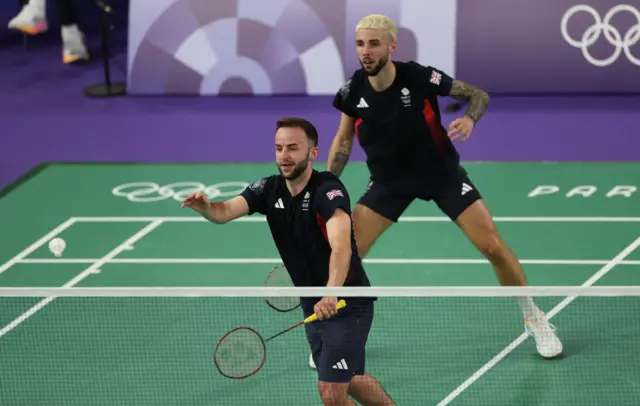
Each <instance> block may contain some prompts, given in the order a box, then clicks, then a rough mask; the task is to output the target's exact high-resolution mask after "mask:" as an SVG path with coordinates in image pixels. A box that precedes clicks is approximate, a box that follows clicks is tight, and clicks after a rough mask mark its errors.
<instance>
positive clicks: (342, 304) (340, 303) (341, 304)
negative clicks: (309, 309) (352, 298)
mask: <svg viewBox="0 0 640 406" xmlns="http://www.w3.org/2000/svg"><path fill="white" fill-rule="evenodd" d="M345 306H347V302H345V301H344V299H342V300H338V303H337V304H336V310H340V309H342V308H344V307H345ZM316 320H318V316H316V314H315V313H313V314H312V315H311V316H309V317H307V318H306V319H304V322H305V323H310V322H312V321H316Z"/></svg>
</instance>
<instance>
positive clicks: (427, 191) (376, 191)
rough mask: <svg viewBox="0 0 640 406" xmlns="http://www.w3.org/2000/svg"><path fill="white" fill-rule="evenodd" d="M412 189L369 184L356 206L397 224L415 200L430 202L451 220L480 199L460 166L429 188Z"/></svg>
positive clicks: (374, 183)
mask: <svg viewBox="0 0 640 406" xmlns="http://www.w3.org/2000/svg"><path fill="white" fill-rule="evenodd" d="M403 188H404V187H403ZM412 189H413V191H412V192H410V193H409V192H407V191H399V190H394V187H393V185H388V186H387V185H381V184H379V183H377V182H375V181H371V182H370V183H369V185H368V186H367V188H366V190H365V192H364V194H363V195H362V197H360V200H359V201H358V203H359V204H362V205H363V206H366V207H368V208H370V209H371V210H373V211H375V212H376V213H378V214H379V215H381V216H383V217H386V218H388V219H389V220H391V221H393V222H397V221H398V219H399V218H400V216H401V215H402V213H403V212H404V211H405V210H406V209H407V207H409V205H410V204H411V203H412V202H413V201H414V200H415V199H420V200H424V201H434V202H435V203H436V204H437V205H438V207H439V208H440V210H442V212H443V213H445V214H446V215H447V216H448V217H449V218H450V219H451V220H454V221H455V220H456V219H457V218H458V216H460V214H462V212H464V211H465V210H466V209H467V208H468V207H469V206H471V205H472V204H473V203H475V202H476V201H478V200H480V199H482V196H481V195H480V192H479V191H478V189H477V188H476V186H475V185H474V184H473V182H471V179H469V176H468V175H467V172H466V171H465V170H464V169H463V168H462V167H460V168H459V169H458V171H457V172H456V173H453V174H452V176H450V177H447V178H446V179H443V180H442V181H441V182H440V183H438V184H436V185H431V186H429V187H421V186H419V185H416V186H413V187H412Z"/></svg>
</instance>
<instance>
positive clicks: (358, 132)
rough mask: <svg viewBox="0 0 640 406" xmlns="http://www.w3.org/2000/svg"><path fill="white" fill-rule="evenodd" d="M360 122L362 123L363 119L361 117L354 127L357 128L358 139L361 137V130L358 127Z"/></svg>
mask: <svg viewBox="0 0 640 406" xmlns="http://www.w3.org/2000/svg"><path fill="white" fill-rule="evenodd" d="M360 124H362V119H361V118H359V119H357V120H356V124H355V126H354V128H355V130H356V137H358V139H360V131H359V130H358V127H360Z"/></svg>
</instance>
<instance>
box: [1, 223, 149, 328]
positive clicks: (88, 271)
mask: <svg viewBox="0 0 640 406" xmlns="http://www.w3.org/2000/svg"><path fill="white" fill-rule="evenodd" d="M160 224H162V221H160V220H156V221H154V222H152V223H151V224H149V225H147V226H146V227H144V228H142V229H141V230H140V231H138V232H137V233H135V234H134V235H133V236H131V237H130V238H128V239H127V240H126V241H125V242H123V243H122V244H120V245H118V246H117V247H116V248H114V249H113V250H111V251H110V252H109V253H108V254H107V255H105V256H104V257H102V258H101V259H99V260H98V261H96V262H95V263H94V264H93V265H91V266H90V267H88V268H87V269H85V270H84V271H82V272H81V273H80V274H78V275H77V276H76V277H74V278H73V279H71V280H70V281H68V282H67V283H65V284H64V285H62V287H63V288H70V287H73V286H75V285H76V284H78V283H80V281H82V280H83V279H84V278H86V277H87V276H89V275H91V274H92V273H94V272H95V271H96V270H98V268H100V267H101V266H102V265H104V264H105V263H107V262H108V261H110V260H112V259H113V258H114V257H116V256H117V255H118V254H120V252H122V251H124V250H125V249H127V248H128V247H130V246H131V245H133V244H134V243H135V242H136V241H138V240H139V239H141V238H142V237H144V236H145V235H147V234H149V233H150V232H151V231H153V230H154V229H155V228H156V227H158V226H159V225H160ZM54 299H55V296H50V297H47V298H46V299H43V300H41V301H40V302H38V304H36V305H35V306H33V307H32V308H31V309H29V310H27V311H26V312H24V313H23V314H22V315H20V316H19V317H18V318H16V319H15V320H13V321H12V322H11V323H9V324H7V325H6V326H5V327H3V328H2V330H0V338H1V337H2V336H4V335H5V334H7V333H8V332H10V331H11V330H13V329H14V328H16V327H17V326H18V325H19V324H20V323H22V322H23V321H25V320H27V319H28V318H29V317H31V316H33V315H34V314H35V313H36V312H38V311H39V310H40V309H42V308H43V307H45V306H46V305H48V304H49V303H51V302H52V301H53V300H54Z"/></svg>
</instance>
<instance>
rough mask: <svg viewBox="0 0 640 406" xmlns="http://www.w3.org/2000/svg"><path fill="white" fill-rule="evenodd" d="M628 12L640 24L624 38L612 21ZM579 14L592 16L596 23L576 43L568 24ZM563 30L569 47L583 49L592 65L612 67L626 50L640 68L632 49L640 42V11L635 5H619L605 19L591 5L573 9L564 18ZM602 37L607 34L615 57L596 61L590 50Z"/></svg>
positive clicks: (630, 29)
mask: <svg viewBox="0 0 640 406" xmlns="http://www.w3.org/2000/svg"><path fill="white" fill-rule="evenodd" d="M625 11H626V12H629V13H631V14H632V15H633V16H634V17H635V19H636V20H637V21H638V22H637V23H636V24H635V25H633V26H631V28H629V30H627V32H626V33H625V34H624V37H623V36H622V34H621V33H620V31H619V30H618V29H617V28H616V27H614V26H613V25H611V19H612V18H613V17H614V16H615V15H616V14H618V13H621V12H625ZM579 12H586V13H588V14H591V16H592V17H593V20H594V24H593V25H591V26H590V27H589V28H587V30H586V31H585V32H584V33H583V34H582V38H581V39H580V40H576V39H573V38H571V36H570V35H569V32H568V29H567V25H568V23H569V19H570V18H571V17H573V16H574V15H575V14H577V13H579ZM560 30H561V32H562V36H563V37H564V39H565V41H567V43H568V44H569V45H571V46H573V47H575V48H579V49H580V50H582V55H583V56H584V58H585V59H586V60H587V61H588V62H589V63H591V64H592V65H595V66H598V67H604V66H609V65H611V64H613V63H614V62H615V61H617V60H618V58H619V57H620V54H621V53H622V51H624V54H625V55H626V57H627V59H628V60H629V62H631V63H632V64H634V65H636V66H640V59H639V58H637V57H636V56H635V55H633V54H632V53H631V47H632V46H633V45H636V44H638V43H639V42H640V11H638V10H637V9H636V8H635V7H633V6H631V5H628V4H619V5H617V6H615V7H613V8H612V9H611V10H609V11H608V12H607V14H605V16H604V18H600V15H599V14H598V12H597V11H596V10H595V9H594V8H593V7H591V6H587V5H585V4H579V5H576V6H573V7H571V8H569V9H568V10H567V11H566V12H565V13H564V15H563V16H562V21H561V23H560ZM600 34H604V37H605V38H606V40H607V41H608V42H609V44H611V45H613V46H614V47H615V49H614V50H613V54H612V55H611V56H610V57H608V58H605V59H596V58H594V57H593V56H592V55H591V54H590V53H589V47H591V46H592V45H593V44H595V43H596V41H597V40H598V39H599V38H600Z"/></svg>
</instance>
